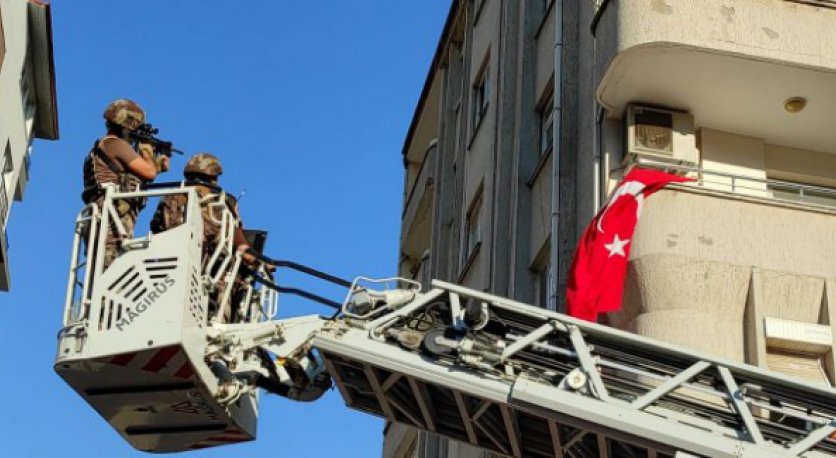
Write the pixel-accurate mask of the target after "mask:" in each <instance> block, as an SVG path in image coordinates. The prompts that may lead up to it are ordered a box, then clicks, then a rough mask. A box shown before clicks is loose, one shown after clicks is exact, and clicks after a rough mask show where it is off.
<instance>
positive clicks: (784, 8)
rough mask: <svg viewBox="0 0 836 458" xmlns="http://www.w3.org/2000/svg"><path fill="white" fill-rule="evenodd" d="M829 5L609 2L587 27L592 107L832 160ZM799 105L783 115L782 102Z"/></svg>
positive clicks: (835, 47) (730, 0) (835, 64)
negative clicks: (652, 110)
mask: <svg viewBox="0 0 836 458" xmlns="http://www.w3.org/2000/svg"><path fill="white" fill-rule="evenodd" d="M825 3H826V4H828V5H832V6H836V2H809V1H808V2H803V3H801V2H795V1H786V0H760V1H749V0H746V1H744V0H699V1H697V0H609V1H605V2H603V3H602V4H601V6H600V8H599V9H598V13H597V15H596V19H595V22H594V24H593V31H594V33H595V36H596V44H595V46H596V63H595V74H596V76H595V78H596V87H597V98H598V100H599V101H600V102H601V104H602V105H604V106H605V107H606V108H607V109H608V112H609V114H610V116H613V117H615V118H618V117H621V115H622V113H623V110H624V107H625V105H626V104H627V103H629V102H631V101H636V102H643V103H647V104H656V105H662V106H668V107H672V108H678V109H682V110H687V111H690V112H691V113H692V114H693V115H694V117H695V121H696V123H697V127H698V128H699V127H710V128H715V129H719V130H724V131H729V132H735V133H739V134H741V135H748V136H751V137H757V138H762V139H764V140H765V141H766V142H768V143H771V144H776V145H786V146H792V147H796V148H802V149H809V150H814V151H831V152H833V151H836V136H834V135H832V134H831V132H832V126H831V120H832V119H836V9H833V8H832V7H822V6H815V5H814V4H817V5H824V4H825ZM791 97H804V98H806V99H807V101H808V104H807V107H806V109H804V111H802V112H800V113H794V114H790V113H788V112H787V111H785V109H784V102H785V101H786V100H787V99H789V98H791Z"/></svg>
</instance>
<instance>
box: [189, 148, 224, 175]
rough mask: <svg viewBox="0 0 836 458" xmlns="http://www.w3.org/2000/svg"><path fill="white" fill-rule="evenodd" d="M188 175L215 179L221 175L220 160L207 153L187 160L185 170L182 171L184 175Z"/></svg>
mask: <svg viewBox="0 0 836 458" xmlns="http://www.w3.org/2000/svg"><path fill="white" fill-rule="evenodd" d="M190 173H198V174H201V175H208V176H211V177H216V176H219V175H221V174H222V173H223V169H222V168H221V161H220V159H218V158H217V157H216V156H215V155H212V154H209V153H198V154H195V155H194V156H192V157H190V158H189V162H186V168H184V169H183V174H184V175H188V174H190Z"/></svg>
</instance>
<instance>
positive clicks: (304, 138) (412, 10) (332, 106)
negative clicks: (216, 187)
mask: <svg viewBox="0 0 836 458" xmlns="http://www.w3.org/2000/svg"><path fill="white" fill-rule="evenodd" d="M448 7H449V2H446V1H441V0H433V1H428V0H398V1H392V0H373V1H372V0H367V1H362V2H361V1H353V2H348V1H342V2H337V1H324V0H322V1H303V2H299V1H295V2H291V1H285V0H282V1H268V2H228V1H220V0H213V1H205V0H204V1H197V0H189V1H184V0H180V1H176V2H175V1H168V0H154V1H148V0H146V1H143V2H127V1H113V0H95V1H94V0H85V1H84V2H62V1H55V2H53V6H52V10H53V29H54V32H53V33H54V37H53V38H54V47H55V63H56V72H57V86H58V107H59V117H60V129H61V139H60V140H59V141H57V142H46V141H41V140H38V141H36V142H35V145H34V156H33V161H32V181H31V182H30V184H29V186H28V188H27V189H26V194H25V200H24V202H22V203H15V205H14V207H13V208H12V215H11V222H10V225H9V228H8V235H9V241H10V245H11V246H10V257H11V261H10V262H11V271H12V288H13V289H12V292H11V293H8V294H3V295H0V310H1V311H2V312H3V317H2V318H0V337H2V339H3V342H4V348H5V350H4V351H3V352H0V367H2V372H1V374H2V376H0V392H2V393H3V397H4V402H3V414H2V415H0V439H2V441H0V442H2V450H3V451H2V455H3V456H8V457H29V456H32V457H67V456H71V457H74V456H85V457H86V456H102V457H105V456H106V457H123V456H125V457H130V456H148V455H146V454H143V453H140V452H136V451H134V450H133V449H132V448H130V447H129V446H128V445H127V444H126V443H125V442H123V441H122V440H121V438H120V437H119V436H118V435H117V434H116V433H115V432H114V431H113V430H112V429H111V428H110V426H109V425H108V424H107V423H106V422H104V421H103V420H102V419H101V418H100V417H99V416H98V414H96V413H95V412H94V411H93V410H92V409H91V408H90V407H88V406H87V405H86V404H85V403H84V402H83V401H82V400H81V398H79V397H78V396H76V394H75V393H74V392H72V391H71V390H70V388H69V387H68V386H66V385H64V383H63V382H62V381H61V379H59V377H58V376H57V375H55V373H54V372H53V370H52V364H53V361H54V355H55V346H56V345H55V344H56V340H55V335H56V332H57V331H58V328H59V327H60V317H61V307H62V302H63V298H64V287H65V281H66V275H67V272H66V269H67V265H68V262H69V254H70V253H69V250H70V242H71V239H72V230H73V220H74V216H75V213H76V212H77V211H78V209H79V208H80V204H81V201H80V199H79V193H80V191H81V165H82V161H83V159H84V156H85V154H86V152H87V151H88V149H89V147H90V144H91V143H92V142H93V140H94V139H95V138H96V137H97V136H98V135H100V134H101V133H102V128H103V121H102V118H101V112H102V110H103V109H104V107H105V105H106V104H107V103H108V102H109V101H110V100H112V99H114V98H117V97H129V98H134V99H136V100H137V101H139V102H140V103H141V104H142V105H143V106H145V108H146V109H147V110H148V112H149V120H150V121H151V122H152V123H154V124H155V125H157V126H158V127H159V128H160V135H161V136H163V137H165V138H170V139H172V140H174V142H175V143H176V145H177V146H179V147H181V148H182V149H184V150H186V151H188V152H197V151H210V152H213V153H215V154H217V155H218V156H220V157H221V159H222V161H223V166H224V169H225V173H224V175H223V177H222V185H224V187H225V188H227V189H228V190H230V191H231V192H234V193H236V194H237V193H238V192H240V191H241V190H244V189H246V196H245V197H244V198H243V200H242V202H241V212H242V215H243V217H244V220H245V223H246V225H247V226H248V227H252V228H260V229H266V230H269V231H270V237H269V241H268V250H267V251H268V252H269V253H270V254H271V255H272V256H274V257H280V258H286V259H293V260H296V261H299V262H303V263H307V264H309V265H312V266H316V267H319V268H321V269H323V270H326V271H329V272H332V273H334V274H337V275H341V276H344V277H352V276H355V275H367V276H381V277H382V276H389V275H393V274H394V273H395V272H396V265H397V257H398V235H399V231H400V218H399V214H400V206H401V201H402V191H403V181H402V177H403V168H402V162H401V155H400V150H401V145H402V143H403V139H404V137H405V135H406V130H407V128H408V125H409V121H410V119H411V117H412V113H413V110H414V107H415V104H416V102H417V100H418V97H419V94H420V91H421V87H422V85H423V82H424V78H425V76H426V73H427V69H428V67H429V63H430V61H431V59H432V55H433V52H434V50H435V45H436V42H437V40H438V36H439V34H440V31H441V28H442V25H443V22H444V17H445V15H446V12H447V9H448ZM184 162H185V159H184V158H182V157H177V158H175V160H174V164H173V168H174V169H175V172H170V173H168V174H166V175H163V176H161V177H160V178H161V179H163V180H169V179H171V180H176V179H179V176H180V175H179V172H177V171H179V170H181V169H182V166H183V164H184ZM146 212H147V210H146ZM280 278H281V279H282V280H283V281H284V282H286V283H290V284H295V285H300V286H303V287H308V288H310V289H311V290H313V291H315V292H318V293H320V294H323V295H328V296H330V297H335V298H338V297H339V294H340V291H339V290H336V289H332V288H328V287H325V286H322V285H320V284H317V283H314V282H310V281H307V280H306V279H303V278H299V277H297V276H293V275H289V274H288V275H282V276H281V277H280ZM316 311H323V309H322V308H317V307H314V306H310V305H308V304H305V303H303V302H302V301H300V300H297V299H295V298H284V299H283V300H282V302H281V313H282V314H283V315H285V316H289V315H297V314H305V313H311V312H316ZM382 427H383V422H382V420H379V419H377V418H374V417H371V416H367V415H365V414H361V413H359V412H354V411H350V410H348V409H347V408H346V407H344V405H343V402H342V399H341V398H340V396H339V395H338V394H337V392H336V391H332V392H331V393H329V394H328V395H326V396H325V397H324V398H323V399H320V400H319V401H318V402H316V403H314V404H296V403H293V402H290V401H286V400H284V399H281V398H278V397H275V396H265V397H263V398H262V408H261V420H260V423H259V438H258V440H257V441H255V442H252V443H248V444H244V445H235V446H228V447H220V448H216V449H211V450H207V451H201V452H194V453H190V454H189V455H188V456H194V457H221V456H236V457H265V456H271V457H314V456H335V457H369V456H379V455H380V450H381V442H382Z"/></svg>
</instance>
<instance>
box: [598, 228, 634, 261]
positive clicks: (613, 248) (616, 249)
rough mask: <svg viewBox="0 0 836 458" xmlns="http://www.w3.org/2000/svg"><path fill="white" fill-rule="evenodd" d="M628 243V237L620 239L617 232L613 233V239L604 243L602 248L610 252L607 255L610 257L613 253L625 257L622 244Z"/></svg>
mask: <svg viewBox="0 0 836 458" xmlns="http://www.w3.org/2000/svg"><path fill="white" fill-rule="evenodd" d="M628 243H630V240H629V239H628V240H621V239H619V238H618V234H615V239H614V240H613V241H612V243H606V244H604V248H606V249H607V251H609V252H610V255H609V257H610V258H611V257H613V256H615V255H619V256H625V257H626V256H627V254H626V253H625V252H624V246H625V245H627V244H628Z"/></svg>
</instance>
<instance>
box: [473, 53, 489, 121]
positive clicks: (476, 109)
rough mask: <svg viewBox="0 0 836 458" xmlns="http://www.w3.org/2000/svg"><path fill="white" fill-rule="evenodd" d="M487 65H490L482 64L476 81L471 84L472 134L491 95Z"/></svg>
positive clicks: (482, 116)
mask: <svg viewBox="0 0 836 458" xmlns="http://www.w3.org/2000/svg"><path fill="white" fill-rule="evenodd" d="M489 67H490V66H489V65H488V64H485V65H483V66H482V71H481V72H479V76H478V77H477V78H476V82H475V83H474V84H473V104H472V108H471V112H472V122H471V124H472V126H473V133H474V134H475V133H476V129H478V128H479V125H480V124H481V123H482V119H483V118H484V117H485V114H486V113H487V111H488V103H489V101H490V95H491V84H490V78H489V77H488V69H489Z"/></svg>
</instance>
